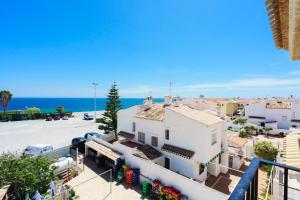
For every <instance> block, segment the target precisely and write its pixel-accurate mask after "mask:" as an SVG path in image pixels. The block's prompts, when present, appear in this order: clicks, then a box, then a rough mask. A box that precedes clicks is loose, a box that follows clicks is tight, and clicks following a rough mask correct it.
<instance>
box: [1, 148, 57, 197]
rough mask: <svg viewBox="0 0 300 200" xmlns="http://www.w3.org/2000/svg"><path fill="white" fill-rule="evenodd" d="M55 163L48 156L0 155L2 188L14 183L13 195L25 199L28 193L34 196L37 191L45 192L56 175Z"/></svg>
mask: <svg viewBox="0 0 300 200" xmlns="http://www.w3.org/2000/svg"><path fill="white" fill-rule="evenodd" d="M52 163H53V161H52V160H50V159H49V158H47V157H42V156H39V157H24V156H22V157H16V156H14V155H12V154H5V155H2V156H1V157H0V188H1V187H3V186H5V185H10V184H11V185H12V191H13V195H15V197H16V198H17V199H24V197H25V195H26V193H28V194H29V195H30V196H33V195H34V193H35V191H39V192H40V193H41V194H44V193H45V192H46V191H47V190H48V189H49V184H50V182H51V181H52V180H54V179H55V178H56V177H55V175H54V173H53V171H54V167H51V164H52Z"/></svg>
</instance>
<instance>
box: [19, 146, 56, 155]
mask: <svg viewBox="0 0 300 200" xmlns="http://www.w3.org/2000/svg"><path fill="white" fill-rule="evenodd" d="M51 151H53V146H52V145H49V144H34V145H29V146H27V147H26V149H25V150H24V152H23V155H25V156H39V155H42V154H45V153H49V152H51Z"/></svg>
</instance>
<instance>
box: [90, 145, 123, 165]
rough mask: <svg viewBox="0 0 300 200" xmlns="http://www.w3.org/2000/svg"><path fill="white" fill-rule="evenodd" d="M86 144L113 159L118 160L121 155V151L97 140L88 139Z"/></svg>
mask: <svg viewBox="0 0 300 200" xmlns="http://www.w3.org/2000/svg"><path fill="white" fill-rule="evenodd" d="M85 145H86V146H88V147H89V148H92V149H94V150H95V151H97V152H99V153H101V154H103V155H104V156H106V157H108V158H110V159H112V160H117V159H118V158H120V157H121V155H122V154H121V153H119V152H117V151H114V150H112V149H111V148H109V147H107V146H104V145H103V144H99V143H97V142H95V141H88V142H86V143H85Z"/></svg>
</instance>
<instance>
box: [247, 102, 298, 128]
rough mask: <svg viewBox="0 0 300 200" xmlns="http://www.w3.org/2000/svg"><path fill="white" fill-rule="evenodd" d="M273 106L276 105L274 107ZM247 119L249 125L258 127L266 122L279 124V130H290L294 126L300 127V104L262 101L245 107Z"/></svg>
mask: <svg viewBox="0 0 300 200" xmlns="http://www.w3.org/2000/svg"><path fill="white" fill-rule="evenodd" d="M273 104H275V105H274V106H273ZM245 117H246V118H248V122H249V123H254V124H256V125H262V124H264V123H265V122H277V127H276V128H277V129H289V128H290V127H292V126H294V127H295V128H296V127H300V122H298V120H300V103H299V102H298V101H295V100H294V101H291V100H288V101H274V100H272V101H268V100H262V101H260V102H256V103H253V104H250V105H247V106H245ZM272 125H274V123H273V124H272ZM272 128H273V127H272ZM274 128H275V127H274Z"/></svg>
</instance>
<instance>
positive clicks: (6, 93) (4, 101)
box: [0, 90, 13, 116]
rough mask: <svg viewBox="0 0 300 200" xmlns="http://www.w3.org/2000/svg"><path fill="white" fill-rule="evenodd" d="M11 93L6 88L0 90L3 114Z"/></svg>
mask: <svg viewBox="0 0 300 200" xmlns="http://www.w3.org/2000/svg"><path fill="white" fill-rule="evenodd" d="M12 96H13V95H12V93H10V91H8V90H2V91H0V102H1V106H2V107H3V115H4V116H6V115H5V108H6V107H7V106H8V103H9V101H10V100H11V98H12Z"/></svg>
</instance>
